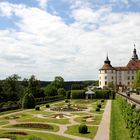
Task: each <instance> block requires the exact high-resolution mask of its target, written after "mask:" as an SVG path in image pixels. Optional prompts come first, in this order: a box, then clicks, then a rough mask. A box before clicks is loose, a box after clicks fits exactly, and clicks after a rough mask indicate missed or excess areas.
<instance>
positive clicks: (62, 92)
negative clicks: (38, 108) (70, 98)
mask: <svg viewBox="0 0 140 140" xmlns="http://www.w3.org/2000/svg"><path fill="white" fill-rule="evenodd" d="M57 93H58V95H63V96H66V91H65V89H64V88H59V89H58V90H57Z"/></svg>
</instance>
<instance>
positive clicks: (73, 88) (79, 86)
mask: <svg viewBox="0 0 140 140" xmlns="http://www.w3.org/2000/svg"><path fill="white" fill-rule="evenodd" d="M71 89H72V90H78V89H82V88H81V85H80V84H72V85H71Z"/></svg>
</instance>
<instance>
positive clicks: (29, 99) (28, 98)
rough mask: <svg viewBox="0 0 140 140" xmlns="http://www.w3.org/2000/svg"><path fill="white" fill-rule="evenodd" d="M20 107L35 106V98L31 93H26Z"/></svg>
mask: <svg viewBox="0 0 140 140" xmlns="http://www.w3.org/2000/svg"><path fill="white" fill-rule="evenodd" d="M22 108H27V109H30V108H35V99H34V96H33V95H32V94H31V93H26V94H25V95H24V97H23V100H22Z"/></svg>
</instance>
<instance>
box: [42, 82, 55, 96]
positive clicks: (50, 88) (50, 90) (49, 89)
mask: <svg viewBox="0 0 140 140" xmlns="http://www.w3.org/2000/svg"><path fill="white" fill-rule="evenodd" d="M45 94H46V96H55V95H57V88H56V87H55V86H54V85H53V84H49V85H47V87H46V88H45Z"/></svg>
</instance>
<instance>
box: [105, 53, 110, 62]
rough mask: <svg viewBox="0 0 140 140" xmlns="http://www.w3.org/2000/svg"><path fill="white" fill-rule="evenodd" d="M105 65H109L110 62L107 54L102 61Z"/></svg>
mask: <svg viewBox="0 0 140 140" xmlns="http://www.w3.org/2000/svg"><path fill="white" fill-rule="evenodd" d="M104 63H105V64H110V60H109V58H108V53H107V56H106V60H105V61H104Z"/></svg>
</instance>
